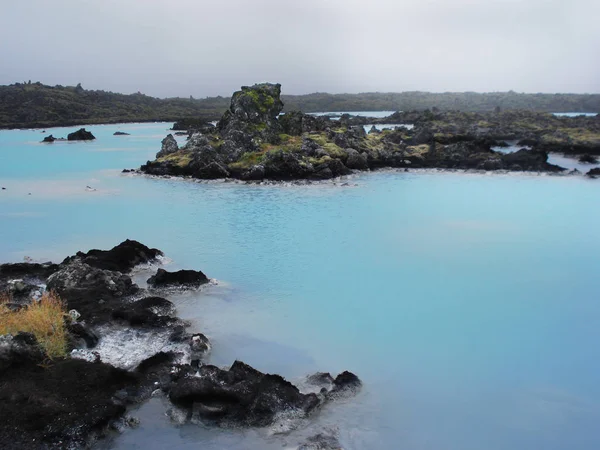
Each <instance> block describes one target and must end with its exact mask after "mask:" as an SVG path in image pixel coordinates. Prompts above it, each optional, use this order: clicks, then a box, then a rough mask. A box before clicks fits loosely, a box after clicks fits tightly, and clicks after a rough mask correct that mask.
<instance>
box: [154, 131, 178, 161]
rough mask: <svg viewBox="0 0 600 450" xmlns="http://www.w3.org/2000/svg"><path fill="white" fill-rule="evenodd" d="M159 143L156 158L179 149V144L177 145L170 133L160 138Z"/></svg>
mask: <svg viewBox="0 0 600 450" xmlns="http://www.w3.org/2000/svg"><path fill="white" fill-rule="evenodd" d="M161 145H162V146H161V149H160V151H159V152H158V153H157V154H156V157H157V158H161V157H163V156H167V155H170V154H171V153H175V152H177V151H178V150H179V145H177V141H176V140H175V138H174V137H173V135H172V134H168V135H167V137H166V138H164V139H163V140H162V142H161Z"/></svg>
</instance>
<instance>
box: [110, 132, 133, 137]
mask: <svg viewBox="0 0 600 450" xmlns="http://www.w3.org/2000/svg"><path fill="white" fill-rule="evenodd" d="M113 136H130V133H125V132H124V131H115V132H114V133H113Z"/></svg>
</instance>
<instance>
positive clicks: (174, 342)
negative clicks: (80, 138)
mask: <svg viewBox="0 0 600 450" xmlns="http://www.w3.org/2000/svg"><path fill="white" fill-rule="evenodd" d="M162 256H163V254H162V252H161V251H160V250H157V249H152V248H148V247H146V246H145V245H143V244H140V243H139V242H136V241H130V240H127V241H124V242H123V243H121V244H119V245H118V246H116V247H114V248H113V249H111V250H108V251H102V250H90V251H88V252H87V253H83V252H78V253H77V254H75V255H73V256H70V257H68V258H66V259H65V260H64V261H63V262H62V263H60V264H52V263H45V264H36V263H16V264H2V265H0V292H7V293H8V294H9V295H10V302H8V303H5V304H3V305H2V307H3V308H5V309H3V311H9V310H19V309H21V308H27V307H28V305H29V304H30V302H32V301H33V302H36V299H37V298H39V297H40V296H41V295H42V293H43V291H46V290H47V291H52V292H54V293H55V294H57V295H59V296H60V298H61V299H62V300H63V301H64V302H65V306H66V309H67V310H68V314H67V315H66V316H65V318H64V320H65V324H66V329H67V331H68V347H69V354H68V355H67V356H65V357H59V358H50V357H49V356H48V354H45V353H44V350H43V348H42V346H41V345H40V344H39V342H38V341H37V340H36V338H35V336H34V335H33V334H31V333H24V332H21V333H18V334H15V335H10V334H6V335H2V336H0V415H1V416H2V417H3V420H2V422H1V424H0V447H2V448H6V449H12V448H15V449H16V448H19V449H29V448H31V449H53V448H83V447H86V446H88V445H90V443H91V442H93V440H95V439H98V438H101V437H102V436H104V435H105V434H106V433H107V431H108V430H110V429H120V428H123V427H125V426H128V425H135V424H136V419H135V418H132V417H130V416H128V415H127V411H128V410H129V409H130V408H131V407H132V406H134V405H136V404H139V403H140V402H142V401H144V400H146V399H148V398H149V397H150V396H152V395H158V394H160V395H164V396H166V397H167V398H169V400H170V401H171V403H172V405H173V408H172V411H171V415H172V417H174V418H175V417H177V420H178V421H179V422H185V421H189V420H198V421H201V422H202V423H204V424H207V425H212V426H226V427H232V426H235V427H265V426H272V425H274V424H275V423H276V422H277V421H278V420H280V419H281V418H282V417H286V418H287V419H289V418H292V417H293V418H295V419H302V418H306V417H308V416H309V415H311V414H312V413H314V412H315V411H317V410H318V409H319V408H321V407H322V406H323V405H325V404H327V403H329V402H332V401H335V400H336V399H338V398H340V397H347V396H350V395H354V394H355V393H356V392H357V391H358V390H359V389H360V387H361V381H360V380H359V379H358V377H356V375H354V374H352V373H350V372H343V373H341V374H339V375H338V376H337V377H332V376H331V375H329V374H326V373H319V374H315V375H312V376H310V377H308V379H307V384H308V385H311V386H313V387H314V389H313V390H312V391H310V392H301V391H300V390H299V389H298V388H297V387H296V386H294V385H293V384H291V383H290V382H288V381H286V380H285V379H283V378H282V377H281V376H279V375H271V374H264V373H262V372H259V371H258V370H256V369H254V368H252V367H251V366H249V365H247V364H245V363H243V362H241V361H235V362H234V363H233V364H232V365H231V367H229V368H226V369H225V368H219V367H215V366H213V365H210V364H207V363H205V361H206V358H207V355H208V354H209V352H210V348H211V344H210V341H209V339H208V338H207V337H206V336H204V335H203V334H201V333H196V334H191V333H189V332H188V331H187V324H186V323H185V322H184V321H182V320H181V319H180V318H178V317H177V316H176V315H175V305H174V304H173V303H172V302H171V301H169V300H168V299H167V298H165V296H167V295H168V294H169V293H170V292H172V290H173V289H177V290H179V289H198V288H199V287H201V286H203V285H206V284H208V283H210V280H209V278H208V277H207V276H206V275H205V274H203V273H202V272H200V271H195V270H181V271H178V272H169V271H166V270H164V269H162V268H158V269H157V270H156V274H155V275H153V276H152V277H150V278H149V279H148V287H147V288H141V287H139V286H138V285H137V284H135V283H134V282H133V280H132V271H134V270H135V268H136V267H139V266H140V265H149V264H152V265H154V264H160V258H162ZM330 438H331V437H328V436H323V437H322V439H330ZM315 439H316V442H317V444H318V440H319V437H315ZM311 442H312V441H311ZM307 445H309V444H307ZM310 445H312V444H310ZM305 448H312V447H305Z"/></svg>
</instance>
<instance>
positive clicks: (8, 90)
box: [0, 83, 229, 128]
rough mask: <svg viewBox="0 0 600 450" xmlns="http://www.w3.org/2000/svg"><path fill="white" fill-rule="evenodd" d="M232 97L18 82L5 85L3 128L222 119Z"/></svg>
mask: <svg viewBox="0 0 600 450" xmlns="http://www.w3.org/2000/svg"><path fill="white" fill-rule="evenodd" d="M228 106H229V98H224V97H215V98H209V99H204V100H195V99H192V98H189V99H184V98H170V99H164V100H163V99H158V98H154V97H149V96H147V95H143V94H139V93H138V94H131V95H125V94H115V93H113V92H106V91H88V90H85V89H83V88H82V87H81V86H80V85H78V86H75V87H73V86H46V85H44V84H41V83H17V84H12V85H10V86H0V128H36V127H51V126H61V125H64V126H67V125H79V124H94V123H117V122H153V121H173V122H174V121H176V120H178V119H181V118H183V117H205V118H207V119H213V118H218V117H219V116H220V115H221V114H222V113H223V111H225V109H227V107H228Z"/></svg>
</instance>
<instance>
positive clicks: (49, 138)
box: [42, 135, 56, 142]
mask: <svg viewBox="0 0 600 450" xmlns="http://www.w3.org/2000/svg"><path fill="white" fill-rule="evenodd" d="M55 140H56V138H55V137H54V136H52V135H49V136H46V137H45V138H44V139H43V140H42V142H54V141H55Z"/></svg>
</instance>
